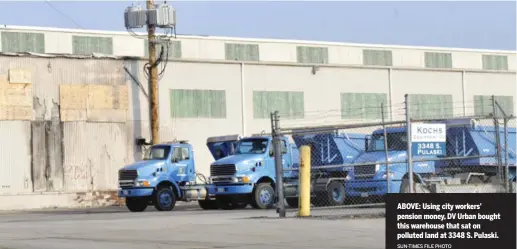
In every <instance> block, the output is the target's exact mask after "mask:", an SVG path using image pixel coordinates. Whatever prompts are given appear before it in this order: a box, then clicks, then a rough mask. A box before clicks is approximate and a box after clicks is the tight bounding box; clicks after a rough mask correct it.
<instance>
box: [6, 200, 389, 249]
mask: <svg viewBox="0 0 517 249" xmlns="http://www.w3.org/2000/svg"><path fill="white" fill-rule="evenodd" d="M383 210H384V209H383V208H356V209H353V208H352V209H347V210H336V209H334V210H328V209H314V210H313V211H312V215H313V217H309V218H297V217H295V216H296V212H295V210H288V213H287V216H288V218H285V219H279V218H278V214H277V213H276V212H275V210H254V209H242V210H230V211H224V210H214V211H206V210H201V209H199V208H198V207H197V206H196V205H182V206H177V207H176V208H175V209H174V210H173V211H171V212H157V211H156V210H154V208H149V209H148V210H146V211H145V212H143V213H130V212H129V211H127V210H126V208H125V207H106V208H90V209H88V208H86V209H53V210H39V211H25V212H1V213H0V249H71V248H73V249H92V248H95V249H118V248H123V249H133V248H135V249H136V248H139V249H140V248H146V249H152V248H174V249H216V248H225V249H226V248H228V249H264V248H268V249H269V248H271V249H279V248H286V249H287V248H293V249H294V248H311V249H314V248H321V249H323V248H354V249H360V248H368V249H374V248H379V249H380V248H384V222H385V221H384V218H383V217H382V215H380V214H382V213H383Z"/></svg>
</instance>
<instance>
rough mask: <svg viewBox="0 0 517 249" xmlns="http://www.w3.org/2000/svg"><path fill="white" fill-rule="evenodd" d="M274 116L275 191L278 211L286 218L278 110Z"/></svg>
mask: <svg viewBox="0 0 517 249" xmlns="http://www.w3.org/2000/svg"><path fill="white" fill-rule="evenodd" d="M272 116H273V122H272V123H273V129H272V132H271V133H272V135H273V151H274V152H273V153H274V158H275V171H276V177H275V178H276V181H275V186H276V188H275V190H276V191H275V192H276V194H277V208H276V209H277V212H278V214H279V216H280V218H285V204H284V174H283V173H284V168H283V165H282V149H281V137H280V136H281V135H280V134H279V131H280V117H279V115H278V111H275V112H274V114H273V115H272Z"/></svg>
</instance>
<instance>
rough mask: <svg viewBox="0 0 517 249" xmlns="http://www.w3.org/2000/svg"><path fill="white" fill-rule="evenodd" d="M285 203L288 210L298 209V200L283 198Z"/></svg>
mask: <svg viewBox="0 0 517 249" xmlns="http://www.w3.org/2000/svg"><path fill="white" fill-rule="evenodd" d="M285 201H286V202H287V205H288V206H289V207H290V208H298V198H297V197H296V198H292V197H291V198H285Z"/></svg>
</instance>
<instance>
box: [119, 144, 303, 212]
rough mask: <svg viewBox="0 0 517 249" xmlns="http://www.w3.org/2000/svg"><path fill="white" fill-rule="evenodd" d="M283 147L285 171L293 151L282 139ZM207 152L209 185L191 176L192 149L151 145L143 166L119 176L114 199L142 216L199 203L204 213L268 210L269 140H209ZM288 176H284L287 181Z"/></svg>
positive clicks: (271, 181)
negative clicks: (150, 211) (148, 211)
mask: <svg viewBox="0 0 517 249" xmlns="http://www.w3.org/2000/svg"><path fill="white" fill-rule="evenodd" d="M142 143H144V142H140V144H142ZM282 145H283V146H282V163H283V165H284V167H285V169H290V168H292V167H296V165H297V164H298V163H299V153H298V150H297V148H296V146H294V145H293V144H291V143H290V142H289V139H288V138H287V137H283V138H282ZM207 146H208V149H209V150H210V152H211V154H212V156H213V157H214V160H215V162H214V163H212V164H211V165H210V177H209V178H208V180H206V179H205V178H204V176H202V175H201V174H198V173H196V168H195V163H194V152H193V148H192V145H191V144H189V143H188V142H187V141H179V142H170V143H161V144H155V145H153V146H151V147H150V148H149V150H148V152H147V153H146V156H145V157H144V160H142V161H139V162H136V163H133V164H130V165H127V166H125V167H123V168H122V169H120V170H119V186H120V189H119V192H118V195H119V197H123V198H125V199H126V206H127V208H128V209H129V210H130V211H132V212H142V211H144V210H145V209H146V208H147V207H148V206H149V205H154V207H155V208H156V209H157V210H159V211H170V210H172V209H173V208H174V206H175V203H176V201H185V202H190V201H198V203H199V206H200V207H201V208H203V209H218V208H221V209H234V208H244V207H246V206H247V205H248V204H251V206H253V207H254V208H257V209H269V208H272V207H273V205H274V204H275V178H276V177H275V175H276V173H275V163H274V153H273V146H272V139H271V137H269V136H253V137H245V138H240V137H239V136H238V135H229V136H219V137H211V138H208V139H207ZM289 172H290V171H288V170H286V174H287V175H288V174H290V173H289ZM196 179H201V181H202V183H197V182H196Z"/></svg>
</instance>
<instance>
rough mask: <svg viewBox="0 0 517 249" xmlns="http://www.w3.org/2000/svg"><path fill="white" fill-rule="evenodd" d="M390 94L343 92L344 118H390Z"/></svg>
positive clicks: (342, 111)
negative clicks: (382, 107)
mask: <svg viewBox="0 0 517 249" xmlns="http://www.w3.org/2000/svg"><path fill="white" fill-rule="evenodd" d="M387 103H388V95H387V94H385V93H341V118H342V119H382V115H383V114H382V112H381V110H382V109H381V105H382V104H384V118H385V119H388V106H387Z"/></svg>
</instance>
